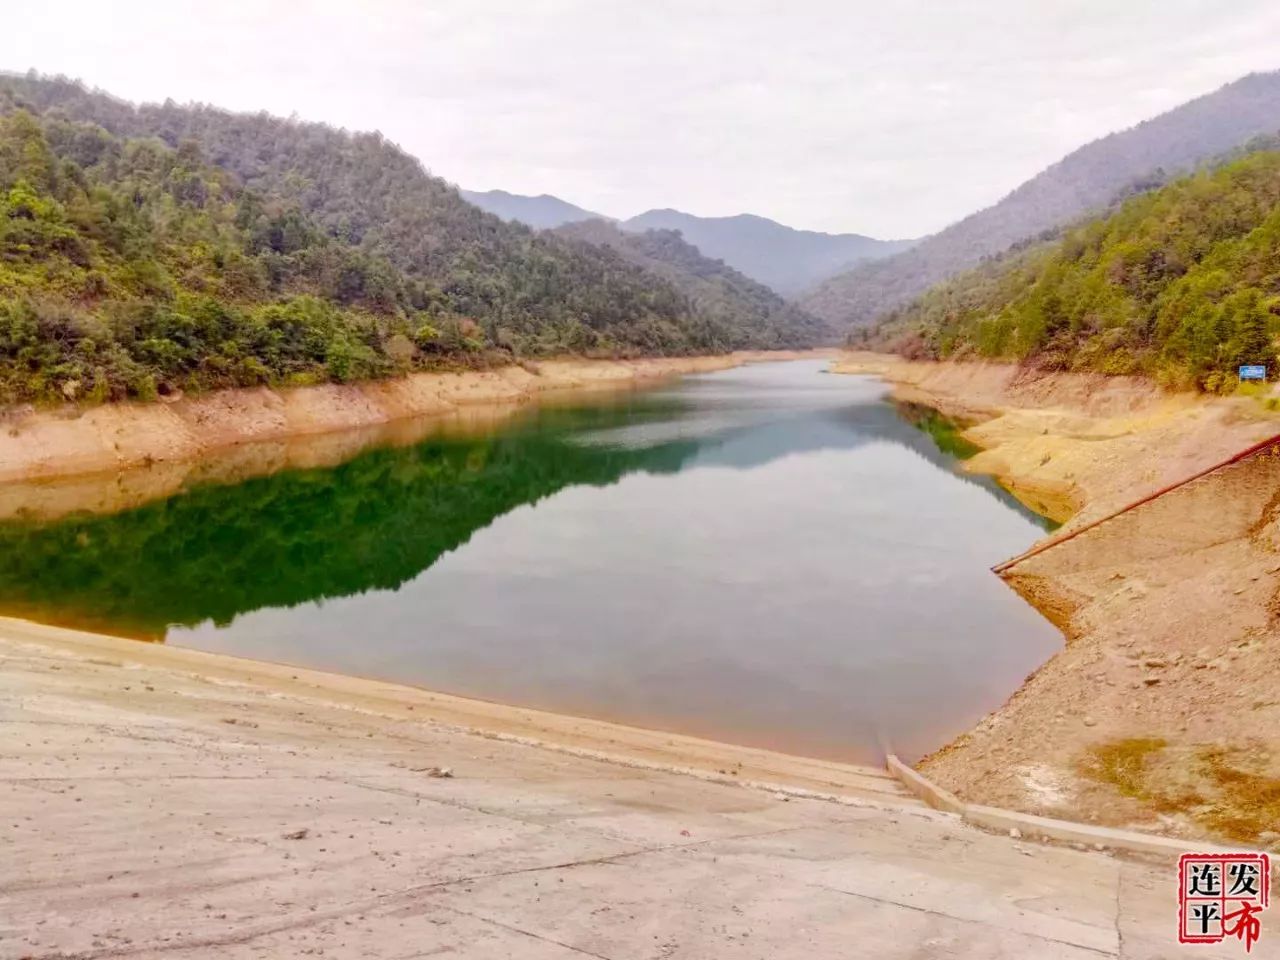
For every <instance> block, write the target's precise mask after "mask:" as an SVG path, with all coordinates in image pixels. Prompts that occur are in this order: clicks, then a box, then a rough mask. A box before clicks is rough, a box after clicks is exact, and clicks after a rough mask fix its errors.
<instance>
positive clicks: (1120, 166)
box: [800, 72, 1280, 327]
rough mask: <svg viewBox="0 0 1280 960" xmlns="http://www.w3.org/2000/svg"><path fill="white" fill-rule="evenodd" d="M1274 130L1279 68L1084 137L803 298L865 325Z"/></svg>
mask: <svg viewBox="0 0 1280 960" xmlns="http://www.w3.org/2000/svg"><path fill="white" fill-rule="evenodd" d="M1277 130H1280V72H1276V73H1265V74H1251V75H1249V76H1247V77H1244V78H1243V79H1241V80H1237V81H1236V82H1235V83H1232V84H1229V85H1227V86H1225V87H1223V88H1222V89H1220V90H1218V91H1216V92H1215V93H1211V94H1208V95H1206V96H1203V97H1200V98H1198V99H1196V100H1192V101H1190V102H1189V103H1186V104H1183V105H1182V106H1180V107H1177V108H1176V109H1174V110H1170V111H1169V112H1167V113H1163V114H1161V115H1160V116H1158V117H1156V118H1154V119H1152V120H1147V121H1145V122H1143V123H1140V124H1138V125H1137V126H1136V127H1132V128H1130V129H1128V130H1125V131H1122V132H1120V133H1113V134H1111V135H1109V136H1106V137H1103V138H1101V139H1100V140H1095V141H1094V142H1093V143H1090V144H1088V145H1086V146H1084V147H1081V148H1080V149H1078V150H1076V151H1075V152H1074V153H1071V154H1069V155H1068V156H1067V157H1065V158H1064V159H1063V160H1061V161H1059V162H1058V163H1056V164H1054V165H1053V166H1052V167H1049V168H1048V169H1047V170H1045V171H1044V172H1042V173H1040V174H1038V175H1037V176H1036V177H1034V178H1032V179H1031V180H1028V181H1027V182H1026V183H1024V184H1022V186H1020V187H1018V188H1017V189H1016V190H1014V191H1013V192H1012V193H1010V194H1009V195H1008V196H1007V197H1005V198H1004V199H1003V200H1001V201H1000V202H999V203H997V204H995V205H994V206H992V207H988V208H987V209H985V210H982V211H980V212H978V213H975V214H973V215H972V216H969V217H966V218H965V219H964V220H961V221H960V222H958V223H956V224H953V225H952V226H950V227H948V228H947V229H945V230H943V231H942V232H941V233H937V234H934V235H933V236H931V237H927V238H925V239H924V240H922V241H920V243H919V244H917V245H916V246H915V247H913V248H912V249H910V250H908V251H906V252H905V253H899V254H897V255H896V256H894V257H891V258H889V259H887V260H880V261H877V262H875V263H869V264H863V265H860V266H858V267H855V268H854V269H853V270H850V271H848V272H845V273H842V274H840V275H839V276H836V277H832V278H831V279H830V280H828V281H826V282H825V283H824V284H822V285H821V286H820V287H819V288H818V289H817V290H814V291H812V292H811V293H809V294H808V295H807V296H805V297H803V298H802V299H801V301H800V302H801V303H802V305H803V306H805V307H806V308H807V309H808V310H810V311H811V312H813V313H815V314H817V315H818V316H820V317H822V318H824V319H826V320H827V321H828V322H830V323H832V324H834V325H843V326H846V327H848V326H859V325H865V324H867V323H869V322H871V321H872V320H873V319H874V318H875V317H877V316H878V315H880V314H882V313H884V312H885V311H887V310H890V309H892V308H894V307H897V306H901V305H902V304H904V303H906V302H907V301H909V300H911V299H912V298H913V297H915V296H916V295H917V294H919V293H921V292H923V291H924V290H926V289H927V288H928V287H930V286H932V285H933V284H935V283H937V282H939V281H941V280H943V279H945V278H947V277H949V276H952V275H954V274H956V273H958V272H960V271H961V270H964V269H966V268H968V267H971V266H974V265H975V264H977V263H978V262H979V261H980V260H982V259H983V258H984V257H989V256H992V255H995V254H999V253H1001V252H1002V251H1004V250H1005V249H1007V248H1008V247H1009V246H1010V245H1012V244H1014V243H1017V242H1019V241H1024V240H1027V239H1029V238H1034V237H1036V236H1037V235H1039V234H1042V233H1043V232H1045V231H1050V230H1053V229H1055V228H1058V227H1060V226H1062V225H1064V224H1066V223H1069V222H1072V221H1075V220H1077V219H1079V218H1080V217H1082V216H1085V215H1087V214H1089V213H1097V212H1101V211H1102V210H1104V209H1106V208H1107V207H1108V206H1109V205H1110V204H1111V203H1113V202H1114V201H1115V200H1116V199H1117V197H1118V196H1120V195H1123V194H1125V193H1126V192H1133V191H1136V190H1140V189H1143V188H1146V187H1150V186H1152V185H1156V184H1158V183H1160V182H1163V181H1165V180H1166V179H1168V177H1169V176H1173V175H1177V174H1181V173H1185V172H1188V171H1189V170H1191V169H1193V168H1194V167H1195V166H1197V165H1198V164H1199V163H1201V162H1202V161H1204V160H1206V159H1208V158H1211V157H1215V156H1218V155H1221V154H1223V153H1225V152H1226V151H1228V150H1230V149H1232V148H1233V147H1237V146H1240V145H1242V144H1244V143H1245V142H1247V141H1248V140H1250V139H1251V138H1253V137H1255V136H1259V135H1267V134H1271V133H1274V132H1276V131H1277Z"/></svg>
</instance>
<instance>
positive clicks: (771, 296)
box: [556, 220, 836, 346]
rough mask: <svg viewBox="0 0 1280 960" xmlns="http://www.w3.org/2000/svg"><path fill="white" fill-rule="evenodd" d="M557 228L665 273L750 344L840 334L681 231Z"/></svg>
mask: <svg viewBox="0 0 1280 960" xmlns="http://www.w3.org/2000/svg"><path fill="white" fill-rule="evenodd" d="M556 232H557V233H559V234H560V235H562V236H565V237H572V238H574V239H576V240H581V241H585V242H587V243H592V244H595V245H597V246H602V247H608V248H610V249H612V250H616V251H618V253H620V254H621V255H622V256H623V257H624V258H626V259H627V260H629V261H630V262H631V263H634V264H636V265H637V266H639V267H643V268H644V269H646V270H648V271H650V272H651V273H654V274H657V275H658V276H660V277H663V278H664V279H666V280H668V281H669V282H670V283H671V284H672V286H674V287H675V288H676V289H677V290H679V291H680V292H681V293H683V294H684V295H685V296H686V297H688V298H689V300H690V302H691V303H692V304H693V306H694V308H695V309H696V310H697V312H698V313H699V314H701V315H704V316H707V317H710V318H711V319H712V320H714V321H715V322H717V323H719V324H720V325H722V326H724V327H726V328H729V329H733V330H735V331H738V336H739V337H741V342H742V343H744V344H745V343H753V342H765V343H770V344H776V345H778V346H782V345H785V344H794V343H803V344H805V345H818V344H822V343H829V342H832V341H834V340H835V339H836V338H835V335H834V333H833V331H832V330H831V328H830V327H828V326H827V325H826V324H825V323H823V322H822V321H821V320H819V319H817V318H816V317H814V316H813V315H811V314H808V313H806V312H805V311H804V310H801V309H800V308H799V307H797V306H795V305H793V304H790V303H788V302H787V301H785V300H783V299H782V298H781V297H780V296H778V295H777V294H776V293H774V292H773V291H772V290H770V289H769V288H768V287H766V286H765V285H764V284H762V283H757V282H756V281H755V280H752V279H751V278H750V277H747V276H744V275H743V274H741V273H739V272H738V271H737V270H734V269H733V268H732V267H730V266H727V265H726V264H725V263H724V262H723V261H721V260H712V259H711V258H709V257H705V256H703V255H702V253H701V252H699V250H698V248H697V247H694V246H692V245H691V244H688V243H686V242H685V241H684V239H683V238H682V237H681V235H680V234H679V233H678V232H677V231H674V230H646V231H645V232H644V233H624V232H622V231H621V230H619V229H618V228H617V227H616V226H614V225H613V224H611V223H606V222H605V221H603V220H587V221H583V222H580V223H571V224H566V225H565V226H563V227H559V228H558V229H557V231H556ZM735 346H736V343H735Z"/></svg>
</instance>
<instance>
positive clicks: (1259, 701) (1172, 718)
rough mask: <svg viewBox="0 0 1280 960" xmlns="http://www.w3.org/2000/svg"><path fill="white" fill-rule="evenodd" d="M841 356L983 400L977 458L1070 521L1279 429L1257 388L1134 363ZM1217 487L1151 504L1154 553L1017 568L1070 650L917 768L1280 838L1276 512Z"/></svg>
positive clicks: (990, 786)
mask: <svg viewBox="0 0 1280 960" xmlns="http://www.w3.org/2000/svg"><path fill="white" fill-rule="evenodd" d="M834 369H836V370H837V371H840V372H846V373H874V374H876V375H879V376H882V377H884V378H885V379H887V380H888V381H889V382H891V383H892V384H894V387H895V392H896V393H897V394H898V395H900V396H903V397H905V398H909V399H915V400H919V401H922V402H927V403H929V404H930V405H932V406H935V407H938V408H940V409H942V410H944V411H946V412H949V413H952V414H957V415H963V416H969V417H973V418H975V419H976V420H977V421H978V422H977V425H976V426H974V427H972V428H970V429H969V430H967V431H966V433H965V435H966V437H968V438H969V439H971V440H972V441H974V442H975V443H977V444H978V445H980V446H981V447H983V452H981V453H980V454H978V455H977V456H975V457H974V458H973V459H972V460H970V461H969V462H968V464H967V467H968V469H970V470H973V471H975V472H983V473H989V474H992V475H994V476H995V477H996V478H997V479H998V480H999V481H1000V482H1001V483H1003V484H1005V485H1006V486H1007V487H1008V488H1009V489H1011V490H1012V491H1013V492H1015V493H1016V494H1018V495H1019V496H1020V497H1022V498H1023V499H1024V500H1025V501H1026V502H1028V503H1029V504H1031V505H1033V506H1036V507H1038V508H1040V509H1041V510H1043V511H1044V512H1046V513H1049V514H1051V515H1055V516H1057V517H1058V518H1059V519H1066V520H1067V524H1066V528H1065V529H1066V530H1070V529H1074V528H1079V527H1082V526H1083V525H1084V524H1086V523H1088V522H1089V521H1091V520H1093V519H1096V518H1099V517H1101V516H1104V515H1106V514H1108V513H1110V512H1111V511H1113V510H1116V509H1119V508H1120V507H1123V506H1125V505H1127V504H1130V503H1133V502H1134V501H1137V500H1139V499H1140V498H1143V497H1145V496H1147V495H1149V494H1151V493H1153V492H1155V491H1157V490H1160V489H1162V488H1164V487H1166V486H1168V485H1170V484H1173V483H1176V482H1178V481H1180V480H1182V479H1185V478H1186V477H1189V476H1191V475H1193V474H1195V473H1197V472H1198V471H1200V470H1203V469H1205V468H1207V467H1209V466H1211V465H1213V464H1215V463H1219V462H1221V461H1223V460H1226V459H1227V458H1229V457H1231V456H1232V455H1234V454H1236V453H1237V452H1239V451H1241V450H1243V449H1245V448H1247V447H1249V446H1250V445H1252V444H1254V443H1256V442H1258V441H1260V440H1262V439H1265V438H1268V437H1271V436H1274V435H1276V434H1277V433H1280V417H1278V416H1277V415H1276V414H1275V413H1273V412H1269V411H1268V410H1267V409H1266V408H1265V406H1264V405H1263V404H1262V403H1260V402H1259V400H1258V399H1257V398H1250V397H1232V398H1210V397H1204V396H1198V395H1190V394H1177V395H1170V394H1165V393H1162V392H1161V391H1160V390H1158V389H1157V388H1156V387H1155V386H1154V385H1153V384H1151V383H1150V382H1147V381H1143V380H1140V379H1136V378H1106V377H1099V376H1088V375H1078V374H1047V375H1046V374H1036V373H1034V372H1027V371H1020V370H1018V369H1017V368H1015V367H1012V366H1008V365H994V364H964V363H943V364H938V363H918V362H907V361H903V360H901V359H899V358H893V357H884V356H880V355H875V354H849V355H845V356H844V357H842V358H841V360H840V361H839V362H837V364H836V365H835V368H834ZM1262 482H1264V483H1266V482H1267V481H1266V480H1265V478H1264V479H1263V481H1262ZM1263 492H1264V493H1265V491H1263ZM1215 496H1217V497H1218V498H1219V500H1218V501H1217V502H1218V503H1222V500H1221V498H1223V497H1228V498H1230V497H1232V496H1233V495H1232V492H1231V490H1230V488H1229V487H1225V486H1224V487H1223V488H1222V489H1221V491H1219V492H1217V493H1215V492H1214V490H1213V489H1210V490H1208V491H1207V492H1202V493H1201V494H1199V497H1200V500H1199V501H1198V503H1199V504H1204V506H1202V507H1199V508H1198V509H1195V510H1191V509H1190V508H1188V509H1187V510H1186V511H1182V510H1176V511H1173V513H1174V514H1175V515H1176V516H1175V517H1172V518H1166V519H1165V520H1161V519H1160V518H1158V517H1156V518H1153V519H1152V520H1149V521H1146V522H1145V526H1144V530H1143V533H1142V536H1143V538H1151V539H1160V538H1162V537H1167V538H1169V544H1168V546H1167V547H1166V548H1162V549H1161V550H1157V551H1151V553H1152V557H1153V558H1146V559H1144V558H1143V557H1141V556H1138V555H1136V554H1137V553H1140V552H1141V551H1138V552H1134V551H1124V550H1115V551H1114V555H1113V556H1112V555H1108V554H1106V553H1105V552H1104V554H1103V555H1102V556H1101V557H1094V558H1092V559H1091V562H1090V564H1089V565H1088V569H1087V570H1083V571H1080V570H1076V571H1070V570H1065V569H1064V570H1062V571H1060V572H1054V571H1052V569H1050V572H1048V573H1045V572H1044V571H1043V570H1042V571H1040V572H1039V573H1038V575H1037V576H1036V577H1032V578H1028V577H1018V576H1015V575H1010V577H1009V579H1010V583H1011V585H1012V586H1013V587H1014V588H1015V589H1017V590H1019V592H1021V593H1022V594H1023V596H1024V597H1026V599H1028V601H1029V602H1031V603H1032V604H1033V605H1035V606H1037V607H1038V608H1039V609H1040V610H1041V612H1043V613H1045V615H1046V616H1048V617H1050V619H1052V620H1054V622H1055V623H1057V624H1058V625H1059V626H1060V627H1061V628H1062V629H1063V632H1064V634H1065V636H1066V639H1067V645H1066V648H1065V649H1064V650H1063V651H1062V652H1061V653H1060V654H1058V655H1057V656H1055V657H1054V658H1052V659H1051V660H1050V661H1049V662H1048V663H1047V664H1045V665H1044V667H1042V668H1041V669H1040V670H1039V671H1037V672H1036V673H1035V674H1034V675H1033V676H1032V677H1030V678H1028V681H1027V683H1026V684H1025V685H1024V686H1023V687H1022V689H1021V690H1019V691H1017V692H1016V693H1015V694H1014V695H1013V696H1012V698H1011V699H1010V700H1009V701H1008V702H1007V703H1006V704H1005V705H1004V706H1003V707H1002V708H1001V709H999V710H997V711H995V712H994V713H993V714H991V715H990V716H988V717H987V718H986V719H985V720H983V721H982V722H981V723H980V724H978V726H977V727H976V728H975V729H974V730H972V731H970V732H969V733H967V734H965V735H963V736H961V737H960V738H958V739H957V740H956V741H954V742H953V743H951V744H949V745H948V746H946V747H944V748H943V749H941V750H939V751H937V752H936V753H935V754H933V755H932V756H930V757H928V758H926V759H925V760H924V761H923V762H922V769H924V770H925V771H926V772H927V773H928V774H929V775H930V776H932V777H934V778H935V779H936V780H937V781H938V782H940V783H941V784H943V785H944V786H946V787H947V788H948V789H950V790H952V791H953V792H955V793H957V794H958V795H960V796H961V797H962V798H964V799H966V800H969V801H971V802H979V803H985V804H990V805H993V806H1001V807H1012V808H1015V809H1020V810H1023V811H1026V812H1030V813H1037V814H1043V815H1047V816H1057V817H1062V818H1064V819H1072V820H1081V819H1085V820H1090V821H1094V822H1099V823H1103V824H1106V825H1109V826H1127V827H1134V828H1138V829H1154V830H1159V831H1160V832H1163V833H1170V834H1177V835H1183V836H1189V837H1206V838H1214V839H1218V840H1228V841H1232V842H1235V843H1242V844H1247V845H1251V846H1263V847H1267V846H1270V847H1272V848H1274V849H1280V519H1278V517H1277V514H1276V511H1274V510H1272V509H1271V508H1267V509H1264V510H1261V511H1260V512H1259V516H1257V517H1256V518H1252V519H1250V518H1245V519H1246V520H1248V522H1247V523H1245V524H1243V525H1241V524H1237V523H1235V521H1234V519H1233V520H1231V521H1230V522H1229V521H1228V519H1227V516H1226V514H1225V512H1224V511H1222V510H1219V509H1216V508H1215V501H1214V499H1213V498H1214V497H1215ZM1274 496H1275V498H1276V502H1278V503H1280V489H1276V490H1274ZM1206 497H1207V498H1208V499H1207V500H1206ZM1263 500H1265V497H1263ZM1223 506H1225V503H1223ZM1174 523H1176V529H1175V528H1174V527H1173V526H1172V524H1174ZM1162 524H1163V526H1162ZM1156 554H1159V556H1158V558H1154V557H1155V555H1156ZM1064 597H1066V598H1068V600H1067V601H1066V602H1063V599H1062V598H1064ZM1050 598H1053V599H1052V600H1051V599H1050Z"/></svg>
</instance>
